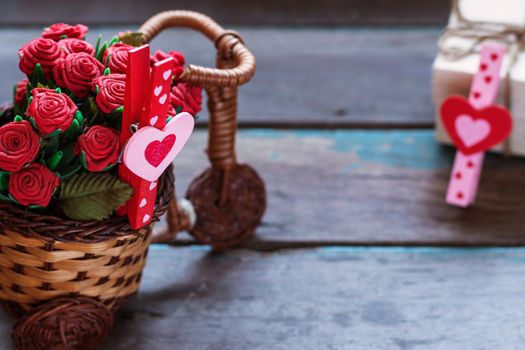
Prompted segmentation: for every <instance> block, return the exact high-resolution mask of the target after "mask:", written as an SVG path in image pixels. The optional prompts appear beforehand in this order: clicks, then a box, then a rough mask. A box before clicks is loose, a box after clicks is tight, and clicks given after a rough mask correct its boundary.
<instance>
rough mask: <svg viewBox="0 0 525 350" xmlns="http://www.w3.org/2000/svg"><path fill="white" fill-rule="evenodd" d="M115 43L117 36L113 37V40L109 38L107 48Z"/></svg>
mask: <svg viewBox="0 0 525 350" xmlns="http://www.w3.org/2000/svg"><path fill="white" fill-rule="evenodd" d="M117 42H118V36H116V35H115V36H114V37H113V38H111V41H110V42H109V45H108V46H112V45H113V44H115V43H117Z"/></svg>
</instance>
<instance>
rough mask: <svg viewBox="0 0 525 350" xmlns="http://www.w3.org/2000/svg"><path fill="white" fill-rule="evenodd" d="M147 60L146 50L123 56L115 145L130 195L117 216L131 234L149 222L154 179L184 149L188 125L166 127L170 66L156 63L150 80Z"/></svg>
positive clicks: (184, 120)
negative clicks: (123, 80)
mask: <svg viewBox="0 0 525 350" xmlns="http://www.w3.org/2000/svg"><path fill="white" fill-rule="evenodd" d="M149 60H150V56H149V46H148V45H144V46H141V47H140V48H137V49H134V50H132V51H130V52H129V58H128V68H127V76H126V97H125V101H124V113H123V116H122V133H121V143H122V144H125V146H124V152H123V156H122V163H121V165H120V168H119V174H120V176H121V177H122V179H124V180H125V181H127V182H128V183H129V184H131V186H132V187H133V189H134V193H133V196H132V197H131V199H130V200H129V201H128V202H127V203H126V208H125V209H122V208H121V209H120V211H119V213H120V214H122V215H123V214H124V213H125V212H127V215H128V219H129V221H130V224H131V227H132V228H134V229H138V228H141V227H144V226H145V225H147V224H149V223H150V222H151V220H152V218H153V211H154V207H155V199H156V194H157V179H158V178H159V176H160V175H161V174H162V173H163V172H164V170H166V168H167V167H168V166H169V165H170V164H171V163H172V162H173V160H174V159H175V157H176V156H177V154H178V153H179V152H180V150H181V149H182V148H183V147H184V145H185V143H186V141H187V140H188V138H189V136H190V135H191V132H192V131H193V126H194V121H193V117H192V116H191V115H189V114H188V113H181V114H179V115H177V116H175V117H174V118H173V119H172V120H170V122H169V123H168V124H166V118H167V113H168V106H169V103H170V102H169V95H170V90H171V82H172V77H173V72H174V68H175V61H174V59H173V58H167V59H165V60H163V61H161V62H158V63H156V64H155V65H154V66H153V68H152V70H151V76H150V68H149ZM136 122H138V123H139V125H138V127H139V128H138V131H137V132H135V133H134V134H133V135H132V133H131V131H130V130H129V129H130V126H131V124H133V123H136Z"/></svg>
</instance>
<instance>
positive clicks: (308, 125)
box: [196, 120, 435, 131]
mask: <svg viewBox="0 0 525 350" xmlns="http://www.w3.org/2000/svg"><path fill="white" fill-rule="evenodd" d="M434 126H435V125H434V122H413V123H410V122H404V123H395V122H394V123H388V122H383V123H366V122H356V123H340V124H339V123H323V122H315V121H314V122H308V121H306V122H304V121H300V120H297V121H278V122H275V121H274V122H252V121H240V122H239V123H238V128H239V129H280V130H282V129H286V130H292V131H293V130H294V129H295V130H307V129H317V130H392V129H398V130H415V129H433V128H434ZM196 128H197V129H208V123H206V122H200V123H199V122H197V124H196Z"/></svg>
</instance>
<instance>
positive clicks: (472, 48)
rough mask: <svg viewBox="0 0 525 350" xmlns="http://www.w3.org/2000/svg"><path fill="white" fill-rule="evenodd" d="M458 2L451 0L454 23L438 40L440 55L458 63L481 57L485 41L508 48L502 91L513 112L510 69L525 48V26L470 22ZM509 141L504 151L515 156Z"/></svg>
mask: <svg viewBox="0 0 525 350" xmlns="http://www.w3.org/2000/svg"><path fill="white" fill-rule="evenodd" d="M459 2H460V0H453V1H452V11H451V14H452V20H451V23H449V25H448V27H447V28H446V29H445V31H444V32H443V34H442V35H441V37H440V38H439V40H438V51H439V54H440V55H442V57H443V58H445V59H446V60H449V61H458V60H460V59H463V58H465V57H466V56H468V55H471V54H479V52H480V47H481V44H482V43H484V42H486V41H494V42H497V43H500V44H503V45H505V46H506V47H507V57H508V62H509V65H508V68H507V70H506V76H505V79H503V80H502V84H504V85H505V88H504V89H503V91H504V94H503V103H504V104H505V106H507V107H508V108H509V109H510V110H512V108H511V107H512V106H511V104H512V103H511V95H510V90H511V89H510V72H511V69H510V68H511V67H512V66H513V65H514V63H515V62H516V59H517V57H518V53H519V52H520V50H521V48H522V45H525V43H524V42H523V39H524V38H525V26H519V25H512V24H508V23H498V22H482V21H472V20H469V19H467V18H466V17H465V16H464V14H463V13H462V11H461V8H460V6H459ZM451 39H452V40H453V39H467V40H470V42H469V43H468V44H467V43H465V44H464V45H453V44H451ZM510 138H511V137H510V136H509V137H508V138H507V139H506V140H505V142H504V143H503V152H504V154H505V155H507V156H508V155H510V154H512V149H511V146H510Z"/></svg>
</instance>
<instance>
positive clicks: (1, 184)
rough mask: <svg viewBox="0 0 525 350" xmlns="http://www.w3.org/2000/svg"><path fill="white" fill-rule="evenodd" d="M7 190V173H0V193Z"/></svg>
mask: <svg viewBox="0 0 525 350" xmlns="http://www.w3.org/2000/svg"><path fill="white" fill-rule="evenodd" d="M8 188H9V173H8V172H7V171H1V172H0V191H5V190H7V189H8Z"/></svg>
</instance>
